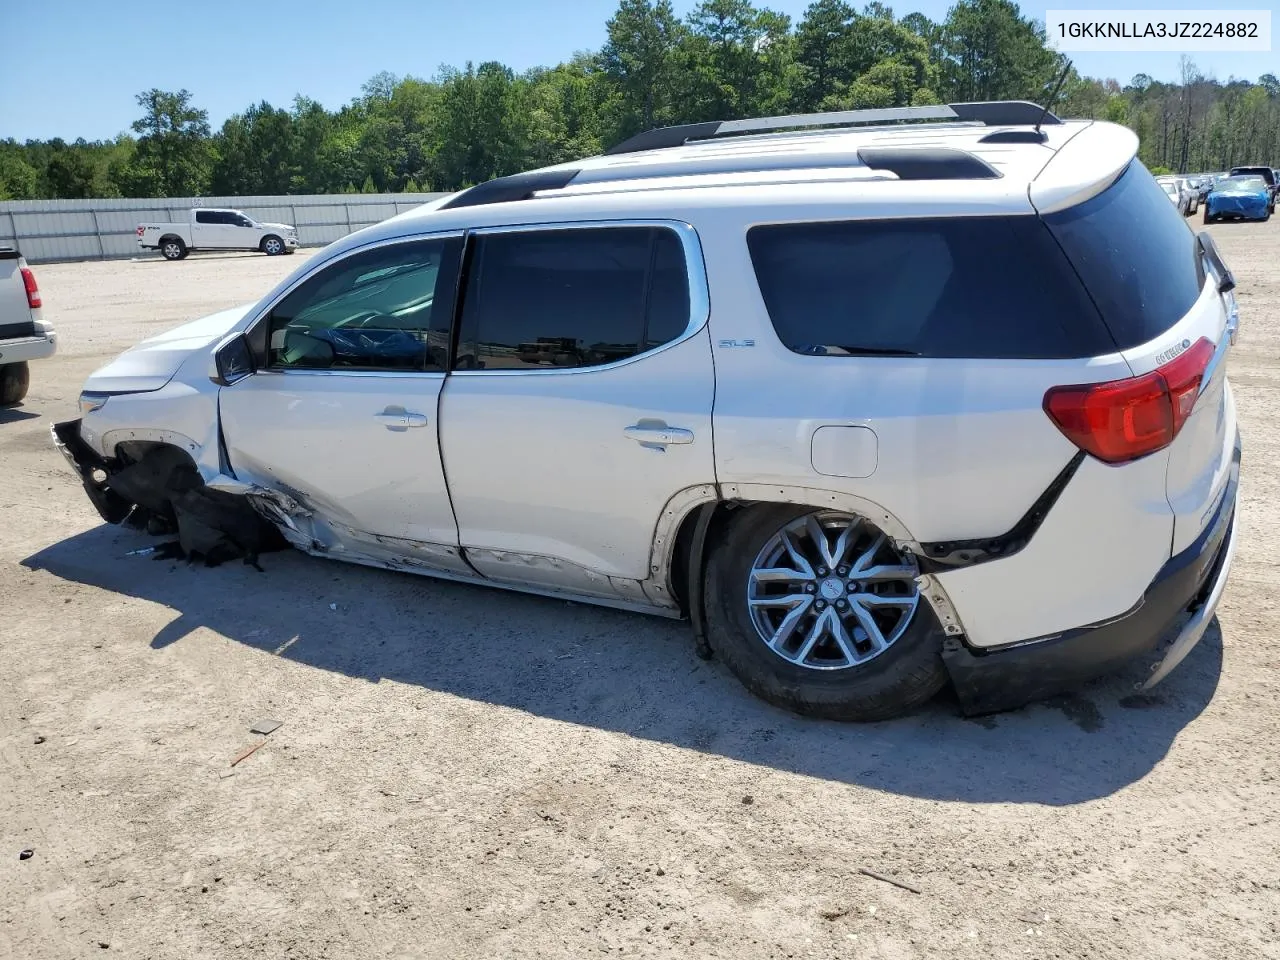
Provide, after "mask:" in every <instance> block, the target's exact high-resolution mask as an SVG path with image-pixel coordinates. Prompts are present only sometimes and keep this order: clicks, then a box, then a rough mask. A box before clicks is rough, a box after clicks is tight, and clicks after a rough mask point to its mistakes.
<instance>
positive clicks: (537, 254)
mask: <svg viewBox="0 0 1280 960" xmlns="http://www.w3.org/2000/svg"><path fill="white" fill-rule="evenodd" d="M903 121H907V122H905V123H904V122H903ZM1136 149H1137V140H1136V138H1135V137H1134V135H1133V134H1132V133H1131V132H1129V131H1128V130H1126V129H1124V128H1123V127H1119V126H1114V125H1111V124H1107V123H1097V122H1089V121H1080V122H1075V121H1072V122H1063V121H1060V120H1059V119H1058V118H1057V117H1055V116H1053V115H1052V114H1050V113H1048V112H1047V111H1044V110H1042V109H1041V108H1040V107H1037V106H1034V105H1032V104H1027V103H987V104H954V105H952V106H949V107H948V106H938V107H924V108H910V109H905V110H891V111H869V112H865V111H863V112H855V113H842V114H826V115H820V116H804V117H785V118H770V119H764V120H748V121H735V122H730V123H703V124H693V125H690V126H684V127H676V128H665V129H661V130H655V131H650V132H648V133H645V134H642V135H640V136H638V137H636V138H633V140H631V141H628V142H626V143H624V144H621V145H620V146H618V147H615V148H614V149H612V150H611V151H609V153H608V154H607V155H605V156H602V157H597V158H593V159H589V160H583V161H581V162H577V163H571V164H565V165H562V166H558V167H553V168H549V169H545V170H540V171H536V172H532V173H525V174H520V175H517V176H512V177H505V178H502V179H499V180H496V181H491V182H489V183H484V184H480V185H479V186H476V187H473V188H471V189H469V190H466V191H463V192H462V193H459V194H455V195H453V196H452V197H449V198H446V199H444V200H442V201H437V202H435V203H433V204H429V205H427V206H425V207H422V208H421V209H419V210H416V211H413V212H410V213H406V214H403V215H401V216H398V217H395V218H393V219H391V220H388V221H386V222H385V223H382V224H379V225H377V226H374V227H371V228H369V229H366V230H362V231H360V232H359V233H356V234H353V235H352V236H349V237H347V238H345V239H343V240H340V241H338V242H337V243H335V244H333V245H332V246H330V247H329V248H328V249H326V250H325V251H323V252H322V253H320V254H319V255H317V256H315V257H314V258H312V259H310V260H309V261H308V262H307V263H306V264H305V265H304V266H303V267H302V268H301V269H299V270H298V271H297V272H296V273H295V274H294V275H293V276H291V277H289V278H288V279H287V280H285V281H284V282H283V283H281V284H280V285H279V286H278V287H277V288H276V289H275V290H273V291H271V293H269V294H268V295H267V296H266V297H264V298H263V299H262V300H261V301H260V302H259V303H257V304H255V305H253V306H251V307H249V308H247V309H245V308H241V309H236V310H231V311H227V312H225V313H220V314H216V315H214V316H212V317H209V318H206V319H204V320H200V321H196V322H194V323H191V324H188V325H186V326H184V327H181V328H179V329H178V330H175V331H173V332H171V333H168V334H165V335H163V336H160V337H156V338H154V339H152V340H149V341H146V342H144V343H142V344H140V345H139V346H137V347H135V348H134V349H133V350H130V351H129V352H127V353H125V354H124V355H123V356H122V357H120V358H119V359H118V360H116V361H115V362H113V363H111V364H108V365H107V366H106V367H104V368H103V369H101V370H99V371H98V372H97V373H95V374H94V375H93V376H92V378H91V379H90V380H89V382H88V384H87V385H86V387H85V393H84V394H83V395H82V397H81V400H80V403H81V413H82V417H81V419H79V420H75V421H69V422H66V423H62V424H59V425H58V426H57V427H55V435H56V439H57V442H58V444H59V445H60V446H61V447H62V449H63V450H64V452H65V453H66V454H67V456H68V458H69V459H70V460H71V462H72V463H73V465H74V466H75V468H76V470H77V471H78V472H79V473H80V475H81V476H82V477H83V478H84V482H85V486H86V489H87V491H88V492H89V495H90V497H91V498H92V499H93V501H94V503H95V504H96V505H97V506H98V508H99V510H100V511H101V512H102V515H103V516H104V517H105V518H106V519H107V520H109V521H112V522H120V521H121V520H123V519H125V517H127V516H130V515H132V516H133V518H134V519H135V520H139V519H145V520H146V521H147V522H148V524H149V525H150V526H151V528H152V529H153V530H163V529H165V528H166V527H176V529H177V532H178V536H179V539H180V541H181V543H182V547H183V549H185V550H187V551H188V552H195V553H203V554H205V555H207V556H210V557H214V558H216V559H221V558H223V557H225V556H230V555H237V554H238V555H247V559H249V560H251V561H254V560H256V554H257V552H258V551H259V550H261V549H263V547H264V545H266V544H268V542H269V540H270V539H271V538H272V537H274V536H276V535H277V531H278V533H279V535H282V536H283V537H284V538H285V539H286V540H287V541H288V542H289V543H291V544H293V545H294V546H296V547H298V548H299V549H301V550H304V551H306V552H308V553H311V554H314V555H316V556H322V557H333V558H337V559H344V560H350V561H354V562H357V563H364V564H372V565H376V566H381V567H388V568H392V569H396V570H405V571H413V572H417V573H425V574H431V575H434V576H438V577H445V578H448V579H453V580H463V581H468V582H475V583H485V584H492V585H494V586H501V587H507V588H510V589H515V590H524V591H529V592H534V593H539V594H547V595H552V596H557V597H567V598H572V599H575V600H582V601H587V602H593V603H602V604H607V605H611V606H615V607H622V608H624V609H628V610H636V611H643V612H649V613H658V614H663V615H667V616H672V617H679V616H687V617H689V618H690V619H691V620H692V621H693V624H694V627H695V633H696V635H697V637H698V639H699V647H700V650H702V651H703V652H709V651H714V652H715V654H717V655H718V656H719V657H720V658H721V659H723V660H724V662H725V663H726V664H728V666H729V667H730V668H731V669H732V670H733V671H734V672H735V673H736V674H737V675H738V676H739V678H740V679H741V680H742V681H743V682H744V683H745V684H746V685H747V686H748V687H749V688H750V689H751V690H753V691H754V692H756V693H757V694H759V695H760V696H762V697H764V698H766V699H768V700H770V701H772V702H774V703H776V704H780V705H783V706H785V707H788V708H791V709H794V710H797V711H800V712H804V713H808V714H813V715H819V716H826V717H840V718H858V719H867V718H879V717H886V716H890V715H894V714H898V713H901V712H903V711H905V710H908V709H910V708H912V707H913V706H915V705H917V704H919V703H921V702H923V701H925V700H927V699H928V698H930V697H931V696H933V694H935V693H936V692H937V691H938V690H939V689H940V688H941V687H942V686H943V685H944V684H945V683H946V682H947V681H948V679H950V681H951V682H952V683H953V685H954V686H955V688H956V690H957V692H958V694H959V697H960V701H961V703H962V705H963V707H964V709H965V710H966V711H968V712H970V713H979V712H985V711H991V710H996V709H1002V708H1006V707H1010V706H1014V705H1018V704H1021V703H1025V702H1027V701H1028V700H1031V699H1035V698H1039V697H1042V696H1045V695H1048V694H1051V693H1055V692H1058V691H1061V690H1063V689H1065V688H1067V687H1070V686H1072V685H1074V684H1076V683H1078V682H1080V681H1081V680H1082V679H1084V678H1086V677H1090V676H1094V675H1096V674H1099V673H1101V672H1105V671H1108V670H1110V669H1112V668H1114V667H1116V666H1118V665H1120V664H1122V663H1124V662H1126V661H1129V660H1133V659H1135V658H1141V657H1146V658H1149V659H1150V661H1151V670H1152V672H1151V674H1150V677H1149V679H1148V681H1147V685H1150V684H1153V683H1155V682H1157V681H1158V680H1159V679H1161V678H1162V677H1163V676H1164V675H1165V674H1166V673H1167V672H1168V671H1169V670H1170V669H1172V668H1173V667H1174V666H1175V665H1176V664H1177V663H1178V662H1179V661H1180V660H1181V659H1182V657H1184V656H1185V655H1186V653H1187V651H1188V650H1189V649H1190V648H1191V647H1192V646H1193V645H1194V644H1195V643H1196V642H1197V641H1198V640H1199V639H1200V637H1201V635H1202V634H1203V633H1204V631H1205V628H1206V626H1207V625H1208V622H1209V620H1210V619H1211V618H1212V616H1213V612H1214V609H1215V607H1216V605H1217V602H1218V598H1219V596H1220V594H1221V591H1222V588H1223V585H1224V583H1225V581H1226V579H1227V574H1228V570H1229V567H1230V563H1231V555H1232V549H1233V545H1234V515H1235V504H1236V488H1237V478H1238V475H1239V436H1238V432H1237V428H1236V413H1235V405H1234V402H1233V400H1232V394H1231V389H1230V387H1229V386H1228V384H1227V380H1226V364H1225V362H1224V360H1225V357H1226V354H1227V352H1228V350H1229V347H1230V345H1231V343H1232V342H1233V341H1234V338H1235V327H1236V322H1237V321H1236V311H1235V301H1234V295H1233V294H1232V292H1231V291H1232V287H1233V286H1234V281H1233V279H1232V276H1231V274H1230V272H1229V271H1228V269H1227V268H1226V267H1225V266H1224V265H1223V263H1222V261H1221V259H1220V257H1219V256H1218V253H1217V251H1216V248H1215V247H1214V245H1213V243H1212V241H1211V240H1209V239H1208V238H1207V236H1201V237H1197V236H1196V235H1195V234H1194V233H1193V232H1192V231H1191V230H1190V229H1189V228H1188V226H1187V224H1186V223H1185V222H1184V221H1183V219H1182V217H1180V216H1179V215H1178V212H1177V210H1175V209H1174V208H1173V206H1172V205H1171V204H1170V203H1169V201H1168V199H1167V198H1166V197H1165V195H1164V193H1163V192H1162V191H1161V189H1160V187H1159V186H1157V185H1156V183H1155V181H1154V180H1153V179H1152V177H1151V175H1150V174H1149V173H1148V172H1147V171H1146V170H1145V169H1144V168H1143V166H1142V165H1141V164H1140V163H1139V162H1138V161H1137V160H1136V159H1135V153H1136ZM1162 641H1169V643H1167V644H1164V645H1162Z"/></svg>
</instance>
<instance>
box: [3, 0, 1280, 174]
mask: <svg viewBox="0 0 1280 960" xmlns="http://www.w3.org/2000/svg"><path fill="white" fill-rule="evenodd" d="M1064 66H1065V63H1064V60H1063V58H1062V56H1061V55H1060V54H1058V53H1056V52H1054V51H1053V50H1051V49H1050V48H1049V47H1048V46H1047V44H1046V39H1045V34H1044V30H1043V27H1042V25H1041V24H1039V23H1038V22H1037V21H1035V20H1032V19H1031V18H1029V17H1026V16H1024V15H1023V14H1022V11H1021V10H1020V8H1019V7H1018V5H1017V4H1016V3H1014V2H1012V0H958V2H957V3H956V4H955V6H954V7H952V8H951V10H950V11H949V13H948V15H947V17H946V19H945V20H944V21H942V22H934V21H932V20H930V19H929V18H928V17H925V16H924V15H922V14H919V13H911V14H907V15H906V16H902V17H898V16H895V14H894V12H893V10H892V9H891V8H890V7H888V6H886V5H884V4H883V3H879V2H872V3H869V4H867V5H866V6H864V7H863V8H862V9H861V10H858V9H855V8H854V7H853V6H851V5H850V4H849V3H847V2H845V0H815V2H813V3H811V4H810V5H809V7H808V8H807V9H806V10H805V13H804V16H803V17H802V18H801V19H800V20H799V22H797V23H793V22H792V21H791V18H790V17H788V16H786V15H784V14H781V13H778V12H776V11H773V10H770V9H768V8H767V7H763V6H757V5H755V4H754V3H752V0H703V2H701V3H699V4H698V5H697V6H696V7H695V8H694V9H693V11H692V12H691V13H690V14H689V15H688V16H687V17H685V18H683V19H680V18H678V17H677V16H676V15H675V13H674V11H673V9H672V6H671V2H670V0H621V3H620V4H619V6H618V8H617V10H616V11H615V13H614V15H613V16H612V17H611V18H610V20H609V21H608V23H607V40H606V42H605V44H604V46H603V47H602V48H601V49H600V50H599V51H596V52H584V53H579V54H576V55H575V56H573V57H572V58H571V59H569V60H568V61H566V62H565V63H561V64H559V65H558V66H555V67H538V68H535V69H532V70H527V71H524V72H521V73H517V72H515V71H513V70H512V69H510V68H509V67H507V66H504V65H503V64H501V63H496V62H486V63H481V64H479V65H474V64H471V63H468V64H466V66H464V67H462V68H455V67H445V68H442V69H440V70H439V71H438V72H437V74H436V75H435V76H434V77H433V78H432V79H430V80H423V79H419V78H417V77H396V76H394V75H391V74H388V73H381V74H378V75H377V76H375V77H373V78H372V79H371V80H369V81H368V82H367V83H366V84H365V85H364V86H363V88H362V90H361V94H360V96H358V97H356V98H355V99H353V100H352V101H351V102H350V103H348V104H346V105H345V106H342V107H340V108H339V109H337V110H334V111H330V110H327V109H325V107H323V106H322V105H321V104H319V103H317V102H316V101H314V100H311V99H309V98H307V97H304V96H298V97H296V98H295V99H294V100H293V102H292V104H290V105H289V106H288V107H278V106H273V105H272V104H270V103H267V102H266V101H263V102H261V103H258V104H255V105H253V106H250V107H249V108H248V109H246V110H245V111H243V112H242V113H238V114H235V115H233V116H231V117H230V118H228V119H227V121H226V122H225V123H223V125H222V127H221V128H220V129H219V130H217V131H216V132H215V131H213V130H212V129H211V127H210V125H209V116H208V112H207V111H206V110H203V109H201V108H199V107H198V106H197V105H196V104H195V103H194V101H193V98H192V95H191V94H190V93H189V92H188V91H186V90H178V91H165V90H159V89H152V90H148V91H146V92H144V93H140V94H139V95H138V97H137V102H138V107H139V111H140V114H141V115H140V116H139V117H138V119H137V120H136V121H134V123H133V124H132V132H131V133H130V134H122V135H120V136H118V137H116V138H115V139H113V140H107V141H92V142H88V141H85V140H83V139H82V140H77V141H75V142H74V143H67V142H65V141H63V140H61V139H53V140H28V141H26V142H25V143H19V142H17V141H15V140H13V139H7V140H0V199H39V198H81V197H121V196H126V197H163V196H198V195H241V196H250V195H262V194H289V193H297V194H313V193H355V192H368V193H373V192H416V191H436V190H441V191H451V190H456V189H460V188H462V187H465V186H468V185H470V184H474V183H479V182H481V181H484V180H488V179H491V178H493V177H497V176H502V175H504V174H508V173H514V172H517V171H520V170H525V169H529V168H532V167H538V166H544V165H547V164H552V163H559V162H563V161H566V160H572V159H575V158H579V157H584V156H590V155H593V154H597V153H599V152H601V150H603V149H605V148H607V147H608V146H610V145H611V144H613V143H616V142H618V141H620V140H622V139H624V138H626V137H628V136H630V135H632V134H634V133H637V132H639V131H642V130H646V129H649V128H652V127H655V126H663V125H666V124H672V123H687V122H696V121H701V120H733V119H738V118H742V117H749V116H765V115H773V114H787V113H804V112H813V111H817V110H842V109H858V108H867V107H893V106H909V105H922V104H934V103H947V102H957V101H966V100H1005V99H1021V100H1034V101H1037V102H1043V101H1044V99H1045V97H1046V96H1047V94H1048V91H1049V89H1050V88H1051V87H1052V86H1053V84H1054V81H1055V78H1056V77H1058V76H1059V75H1060V74H1061V73H1062V72H1063V70H1064ZM1055 111H1056V112H1058V113H1059V114H1060V115H1063V116H1068V117H1088V118H1094V119H1106V120H1111V121H1114V122H1117V123H1123V124H1126V125H1128V126H1129V127H1131V128H1132V129H1133V130H1135V131H1136V132H1137V133H1138V135H1139V137H1140V138H1141V142H1142V147H1141V157H1142V159H1143V160H1144V161H1145V162H1146V163H1147V164H1148V165H1149V166H1151V167H1153V168H1162V169H1167V170H1174V171H1182V172H1186V171H1199V170H1211V169H1212V170H1220V169H1226V168H1228V167H1230V166H1232V165H1233V164H1237V163H1269V164H1273V165H1276V164H1280V82H1278V81H1277V80H1276V77H1275V76H1274V75H1272V74H1267V75H1265V76H1263V77H1261V78H1259V80H1258V81H1257V82H1250V81H1246V80H1236V79H1232V80H1230V81H1228V82H1225V83H1223V82H1220V81H1218V80H1215V79H1209V78H1206V77H1203V76H1201V75H1200V74H1199V72H1198V71H1197V70H1196V68H1195V66H1194V64H1192V63H1191V62H1190V61H1188V60H1185V59H1184V60H1183V63H1182V70H1181V75H1180V77H1179V78H1178V80H1177V81H1176V82H1170V83H1162V82H1157V81H1154V80H1152V79H1151V78H1150V77H1148V76H1145V75H1138V76H1136V77H1133V78H1132V79H1131V80H1130V81H1129V82H1128V83H1127V84H1125V85H1121V84H1120V83H1119V82H1118V81H1116V80H1114V79H1107V80H1098V79H1092V78H1087V77H1081V76H1079V75H1077V74H1076V73H1075V72H1074V71H1071V72H1069V73H1068V75H1067V79H1066V81H1065V83H1064V84H1063V87H1062V90H1061V93H1060V96H1059V100H1058V103H1057V104H1056V105H1055Z"/></svg>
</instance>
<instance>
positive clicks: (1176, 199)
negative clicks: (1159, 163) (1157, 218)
mask: <svg viewBox="0 0 1280 960" xmlns="http://www.w3.org/2000/svg"><path fill="white" fill-rule="evenodd" d="M1156 183H1158V184H1160V189H1161V190H1163V191H1164V193H1165V196H1167V197H1168V198H1169V200H1170V202H1172V203H1173V205H1174V206H1175V207H1176V208H1177V210H1178V212H1179V213H1180V214H1182V215H1183V216H1184V217H1189V216H1191V214H1192V213H1194V212H1195V211H1196V209H1197V208H1198V207H1199V201H1198V200H1197V199H1196V196H1195V193H1194V192H1193V191H1192V190H1191V188H1190V187H1189V186H1187V182H1186V181H1185V180H1182V179H1179V178H1178V177H1157V178H1156Z"/></svg>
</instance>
